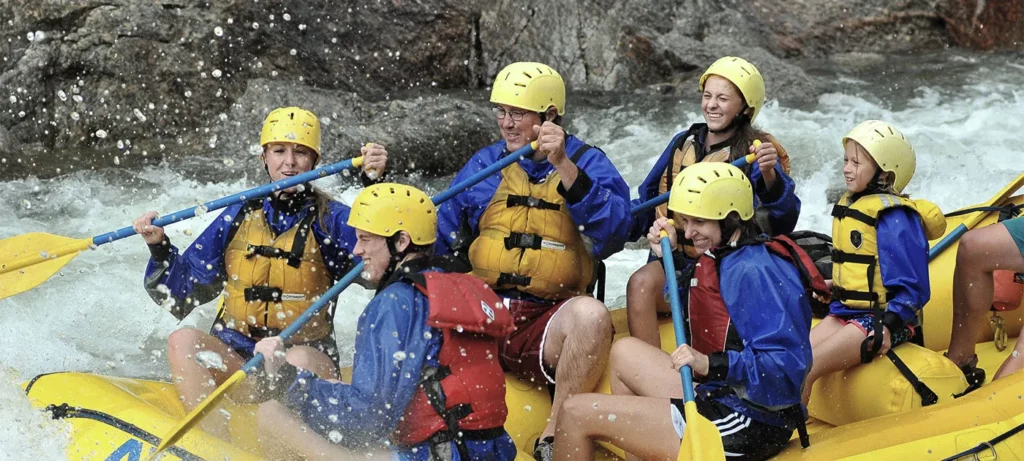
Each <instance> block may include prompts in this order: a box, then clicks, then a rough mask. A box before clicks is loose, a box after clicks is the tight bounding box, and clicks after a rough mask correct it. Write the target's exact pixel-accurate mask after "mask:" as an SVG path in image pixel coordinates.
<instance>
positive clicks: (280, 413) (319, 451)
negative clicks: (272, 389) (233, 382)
mask: <svg viewBox="0 0 1024 461" xmlns="http://www.w3.org/2000/svg"><path fill="white" fill-rule="evenodd" d="M256 420H257V422H258V424H259V428H260V443H261V445H262V446H263V452H264V456H265V457H266V459H279V460H285V459H288V460H291V459H305V460H349V459H353V460H354V459H359V460H365V459H367V458H369V459H378V460H384V461H386V460H389V459H390V456H391V454H390V453H389V452H388V451H387V450H385V449H384V448H381V449H380V450H378V451H375V452H370V453H366V452H365V451H363V450H360V453H356V452H353V451H349V450H347V449H345V448H343V447H341V446H338V445H335V444H333V443H331V442H329V441H328V440H327V439H325V438H323V437H321V436H320V434H317V433H316V432H315V431H313V429H311V428H310V427H309V426H307V425H306V424H305V423H303V422H302V421H301V420H299V419H298V418H297V417H295V415H294V414H293V413H292V412H291V411H290V410H288V408H287V407H285V406H284V405H283V404H281V403H280V402H278V401H276V400H271V401H269V402H265V403H263V404H261V405H260V407H259V409H258V410H257V411H256Z"/></svg>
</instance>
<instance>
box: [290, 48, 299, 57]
mask: <svg viewBox="0 0 1024 461" xmlns="http://www.w3.org/2000/svg"><path fill="white" fill-rule="evenodd" d="M288 54H290V55H292V56H295V55H296V54H299V52H298V50H296V49H295V48H292V49H291V50H288Z"/></svg>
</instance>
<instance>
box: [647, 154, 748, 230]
mask: <svg viewBox="0 0 1024 461" xmlns="http://www.w3.org/2000/svg"><path fill="white" fill-rule="evenodd" d="M760 145H761V141H760V140H757V139H755V140H754V147H755V148H756V147H757V146H760ZM754 160H757V155H756V154H747V155H744V156H743V157H740V158H738V159H736V160H733V161H732V163H731V165H732V166H734V167H736V168H743V167H744V166H746V165H747V164H750V163H754ZM671 192H672V191H669V192H665V193H664V194H661V195H659V196H657V197H654V198H652V199H650V200H648V201H646V202H644V203H641V204H639V205H637V206H635V207H633V209H632V210H629V214H634V215H635V214H638V213H643V212H644V211H647V210H649V209H651V208H654V207H656V206H658V205H661V204H662V203H665V202H667V201H668V196H669V194H670V193H671Z"/></svg>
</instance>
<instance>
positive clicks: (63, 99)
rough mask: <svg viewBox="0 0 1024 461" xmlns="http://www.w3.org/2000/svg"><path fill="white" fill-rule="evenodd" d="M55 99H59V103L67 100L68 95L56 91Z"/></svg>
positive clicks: (61, 91)
mask: <svg viewBox="0 0 1024 461" xmlns="http://www.w3.org/2000/svg"><path fill="white" fill-rule="evenodd" d="M57 97H58V98H60V100H61V101H67V100H68V94H67V93H65V92H64V90H57Z"/></svg>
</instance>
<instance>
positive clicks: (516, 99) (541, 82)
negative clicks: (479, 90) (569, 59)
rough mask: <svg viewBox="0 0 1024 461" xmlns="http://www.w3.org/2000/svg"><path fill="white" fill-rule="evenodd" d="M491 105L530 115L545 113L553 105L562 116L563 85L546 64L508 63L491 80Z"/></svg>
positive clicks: (560, 79) (556, 74) (559, 77)
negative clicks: (515, 109) (514, 109)
mask: <svg viewBox="0 0 1024 461" xmlns="http://www.w3.org/2000/svg"><path fill="white" fill-rule="evenodd" d="M491 102H493V103H495V104H505V105H508V106H512V107H518V108H520V109H526V110H530V111H533V112H547V110H548V108H549V107H551V106H554V107H555V109H557V110H558V115H565V82H563V81H562V76H561V75H558V72H555V69H552V68H551V66H548V65H547V64H541V63H539V62H517V63H513V64H509V65H508V66H506V67H505V68H504V69H502V70H501V72H498V76H497V77H495V79H494V85H493V86H492V87H491Z"/></svg>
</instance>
